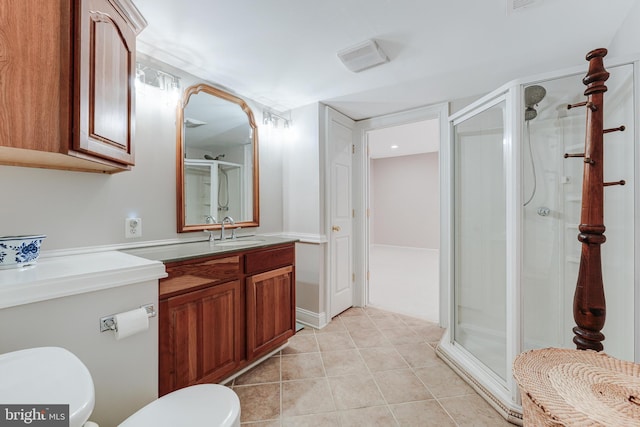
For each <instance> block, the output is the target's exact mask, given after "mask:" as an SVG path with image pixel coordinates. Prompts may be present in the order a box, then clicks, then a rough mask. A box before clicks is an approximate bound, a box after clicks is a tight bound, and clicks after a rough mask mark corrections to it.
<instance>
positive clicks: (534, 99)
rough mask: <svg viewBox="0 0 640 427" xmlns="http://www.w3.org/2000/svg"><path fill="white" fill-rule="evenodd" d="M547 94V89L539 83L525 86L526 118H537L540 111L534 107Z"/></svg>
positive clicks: (527, 119)
mask: <svg viewBox="0 0 640 427" xmlns="http://www.w3.org/2000/svg"><path fill="white" fill-rule="evenodd" d="M546 94H547V90H546V89H545V88H543V87H542V86H539V85H533V86H527V87H525V88H524V105H525V107H526V108H525V110H524V119H525V121H529V120H532V119H535V118H536V116H537V115H538V112H537V111H536V109H535V108H534V106H535V105H537V104H538V103H539V102H540V101H542V100H543V99H544V97H545V95H546Z"/></svg>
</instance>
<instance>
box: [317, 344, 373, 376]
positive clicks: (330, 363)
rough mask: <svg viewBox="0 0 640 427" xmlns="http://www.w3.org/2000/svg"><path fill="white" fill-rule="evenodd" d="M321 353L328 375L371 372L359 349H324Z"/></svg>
mask: <svg viewBox="0 0 640 427" xmlns="http://www.w3.org/2000/svg"><path fill="white" fill-rule="evenodd" d="M320 354H321V355H322V361H323V363H324V370H325V372H326V373H327V376H328V377H338V376H342V375H366V374H368V373H369V371H368V370H367V365H365V363H364V360H362V356H360V352H359V351H358V350H355V349H354V350H338V351H323V352H322V353H320Z"/></svg>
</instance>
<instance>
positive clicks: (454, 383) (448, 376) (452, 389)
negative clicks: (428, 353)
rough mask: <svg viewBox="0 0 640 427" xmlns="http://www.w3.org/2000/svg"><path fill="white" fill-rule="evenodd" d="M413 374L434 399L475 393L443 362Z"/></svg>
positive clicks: (419, 369) (418, 369)
mask: <svg viewBox="0 0 640 427" xmlns="http://www.w3.org/2000/svg"><path fill="white" fill-rule="evenodd" d="M415 373H416V375H417V376H418V378H420V379H421V380H422V382H423V383H424V384H425V385H426V386H427V388H428V389H429V391H430V392H431V393H432V394H433V395H434V396H435V397H436V398H441V397H452V396H462V395H468V394H475V391H474V390H473V389H472V388H471V387H470V386H469V384H467V383H466V382H465V381H464V380H463V379H462V378H460V377H459V376H458V374H456V373H455V372H453V371H452V370H451V368H449V367H448V366H447V365H445V364H444V362H441V363H438V364H437V365H434V366H428V367H425V368H417V369H415Z"/></svg>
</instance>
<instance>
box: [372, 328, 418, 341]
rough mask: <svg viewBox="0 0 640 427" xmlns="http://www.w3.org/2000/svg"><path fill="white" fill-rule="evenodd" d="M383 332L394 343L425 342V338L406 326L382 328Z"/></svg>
mask: <svg viewBox="0 0 640 427" xmlns="http://www.w3.org/2000/svg"><path fill="white" fill-rule="evenodd" d="M382 334H383V335H384V336H385V337H387V339H388V340H389V342H390V343H391V344H393V345H405V344H418V343H421V342H424V339H422V338H421V337H420V336H419V335H418V334H416V333H415V332H413V331H412V330H411V329H410V328H407V327H406V326H405V327H402V328H390V329H382Z"/></svg>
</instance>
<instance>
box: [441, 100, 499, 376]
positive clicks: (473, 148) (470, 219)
mask: <svg viewBox="0 0 640 427" xmlns="http://www.w3.org/2000/svg"><path fill="white" fill-rule="evenodd" d="M505 108H506V101H505V97H504V96H502V97H500V98H497V99H495V100H494V101H493V102H490V103H488V104H485V105H483V106H481V107H479V108H478V109H477V110H475V111H473V112H471V113H469V114H467V115H465V116H463V117H461V118H460V119H459V120H457V121H456V122H454V124H453V133H454V150H453V151H454V162H455V163H454V164H455V166H454V171H455V176H454V200H455V202H454V221H453V232H454V295H453V298H454V313H453V314H454V318H453V320H454V325H453V340H454V343H455V344H457V345H460V346H462V347H463V348H464V349H465V350H466V351H467V352H469V353H471V354H472V355H473V356H474V357H475V358H477V359H478V360H479V361H480V362H481V363H482V364H483V365H485V366H487V367H489V368H490V369H491V370H492V371H493V372H494V373H495V374H496V375H498V376H499V377H500V378H502V380H505V381H506V379H507V363H506V360H507V337H506V330H507V328H506V319H507V314H506V295H507V292H506V277H507V276H506V268H507V261H506V255H507V254H506V234H507V233H506V179H505V177H506V174H505V141H506V135H505V111H506V110H505Z"/></svg>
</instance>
